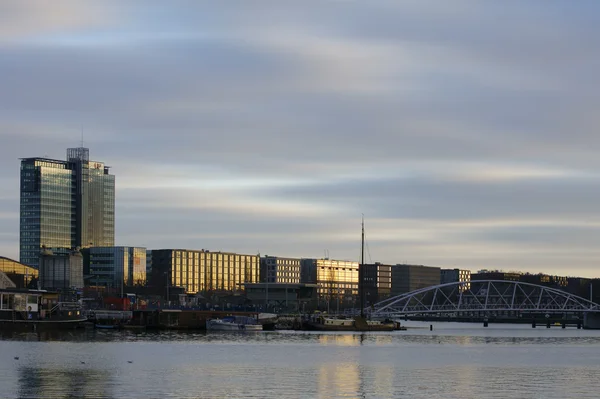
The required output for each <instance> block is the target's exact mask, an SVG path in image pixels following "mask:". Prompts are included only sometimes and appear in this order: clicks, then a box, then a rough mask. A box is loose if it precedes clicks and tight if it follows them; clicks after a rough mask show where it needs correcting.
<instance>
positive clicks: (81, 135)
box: [81, 126, 83, 148]
mask: <svg viewBox="0 0 600 399" xmlns="http://www.w3.org/2000/svg"><path fill="white" fill-rule="evenodd" d="M81 148H83V126H81Z"/></svg>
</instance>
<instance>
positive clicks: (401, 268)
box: [391, 264, 441, 296]
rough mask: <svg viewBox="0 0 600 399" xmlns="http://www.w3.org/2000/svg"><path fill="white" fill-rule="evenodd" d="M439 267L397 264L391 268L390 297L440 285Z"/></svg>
mask: <svg viewBox="0 0 600 399" xmlns="http://www.w3.org/2000/svg"><path fill="white" fill-rule="evenodd" d="M440 270H441V269H440V268H439V267H431V266H422V265H406V264H399V265H394V266H392V289H391V291H392V292H391V295H392V296H396V295H401V294H405V293H407V292H411V291H415V290H418V289H421V288H426V287H431V286H433V285H438V284H440V280H441V273H440Z"/></svg>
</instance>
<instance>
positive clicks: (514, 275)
mask: <svg viewBox="0 0 600 399" xmlns="http://www.w3.org/2000/svg"><path fill="white" fill-rule="evenodd" d="M521 275H522V273H520V272H505V271H502V270H487V269H483V270H479V271H478V272H477V273H472V274H471V281H475V280H507V281H521Z"/></svg>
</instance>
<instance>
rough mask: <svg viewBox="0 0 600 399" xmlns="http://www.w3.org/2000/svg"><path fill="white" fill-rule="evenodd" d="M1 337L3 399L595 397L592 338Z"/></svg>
mask: <svg viewBox="0 0 600 399" xmlns="http://www.w3.org/2000/svg"><path fill="white" fill-rule="evenodd" d="M519 334H521V335H519ZM596 334H597V335H600V332H599V333H596ZM2 337H3V339H4V340H0V387H1V388H2V390H1V391H0V392H1V395H0V396H1V397H3V398H4V397H8V398H11V397H115V398H140V397H177V398H185V397H193V398H207V399H208V398H223V397H238V398H242V397H243V398H268V399H275V398H277V399H280V398H306V397H309V398H313V397H316V398H410V397H427V398H432V399H441V398H444V399H448V398H451V399H452V398H456V399H459V398H460V399H463V398H472V397H477V398H483V399H496V398H506V397H515V398H518V397H532V396H534V397H544V398H552V399H558V398H561V399H562V398H565V397H578V398H595V397H597V395H596V388H595V387H596V383H597V376H598V375H600V367H599V366H598V361H597V359H598V356H599V355H600V339H599V338H598V336H595V335H592V334H591V333H582V335H581V336H576V335H571V336H564V335H562V333H560V332H559V333H556V334H555V335H553V336H549V335H545V336H538V337H535V336H533V335H531V333H530V332H527V331H526V332H519V333H515V334H513V335H512V336H483V335H473V336H469V335H468V331H463V333H462V334H460V335H459V334H453V335H443V334H439V331H434V332H429V331H421V332H419V331H414V332H411V331H403V332H393V333H365V334H358V333H343V334H333V333H312V332H306V333H303V332H264V333H259V334H255V333H253V334H228V333H227V332H222V333H219V332H213V333H210V332H208V333H205V332H194V333H185V332H167V331H163V332H150V331H147V332H143V333H133V332H130V331H121V332H118V331H101V330H98V331H95V330H80V331H68V332H54V333H37V334H32V333H25V334H23V333H11V334H8V333H4V334H3V335H2ZM565 343H566V344H567V345H565ZM14 357H19V359H18V360H16V359H14Z"/></svg>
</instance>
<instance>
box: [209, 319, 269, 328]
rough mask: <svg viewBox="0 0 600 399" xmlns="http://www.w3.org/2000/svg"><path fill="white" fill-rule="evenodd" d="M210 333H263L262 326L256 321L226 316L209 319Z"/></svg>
mask: <svg viewBox="0 0 600 399" xmlns="http://www.w3.org/2000/svg"><path fill="white" fill-rule="evenodd" d="M206 329H207V330H209V331H262V330H263V326H262V324H258V323H257V322H256V319H254V318H252V317H247V316H226V317H223V318H222V319H209V320H207V321H206Z"/></svg>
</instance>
